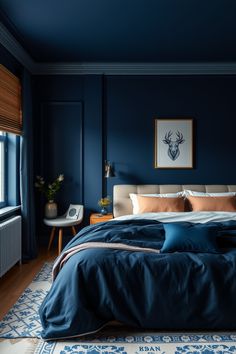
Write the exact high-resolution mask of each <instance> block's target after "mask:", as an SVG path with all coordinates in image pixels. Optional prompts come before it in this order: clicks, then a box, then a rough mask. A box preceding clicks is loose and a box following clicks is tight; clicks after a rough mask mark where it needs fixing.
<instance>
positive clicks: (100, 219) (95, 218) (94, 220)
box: [90, 213, 113, 225]
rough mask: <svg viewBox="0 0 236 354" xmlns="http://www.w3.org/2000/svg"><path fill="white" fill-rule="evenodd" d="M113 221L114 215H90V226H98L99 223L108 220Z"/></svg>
mask: <svg viewBox="0 0 236 354" xmlns="http://www.w3.org/2000/svg"><path fill="white" fill-rule="evenodd" d="M111 219H113V215H112V214H111V213H110V214H107V215H101V214H99V213H93V214H91V215H90V225H92V224H97V223H98V222H105V221H108V220H111Z"/></svg>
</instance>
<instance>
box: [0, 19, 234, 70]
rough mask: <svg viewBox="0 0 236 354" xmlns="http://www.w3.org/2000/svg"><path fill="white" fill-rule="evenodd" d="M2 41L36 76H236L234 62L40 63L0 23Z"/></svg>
mask: <svg viewBox="0 0 236 354" xmlns="http://www.w3.org/2000/svg"><path fill="white" fill-rule="evenodd" d="M0 43H1V44H2V45H3V46H4V47H5V48H6V49H7V50H8V51H9V52H10V53H11V54H12V55H13V56H14V57H15V58H16V59H17V60H18V61H19V62H20V63H21V64H22V65H23V66H24V67H25V68H27V69H28V70H29V71H30V72H31V73H32V74H34V75H236V63H235V62H227V63H223V62H222V63H221V62H212V63H210V62H209V63H96V62H94V63H86V62H84V63H83V62H78V63H76V62H75V63H74V62H73V63H69V62H68V63H59V62H58V63H39V62H36V61H34V60H33V59H32V58H31V56H30V55H29V54H28V53H27V52H26V50H25V49H24V48H23V46H22V45H21V44H20V43H19V42H18V41H17V40H16V38H15V37H14V36H13V35H12V34H11V33H10V32H9V31H8V29H7V28H6V27H5V26H4V25H3V24H2V23H1V22H0Z"/></svg>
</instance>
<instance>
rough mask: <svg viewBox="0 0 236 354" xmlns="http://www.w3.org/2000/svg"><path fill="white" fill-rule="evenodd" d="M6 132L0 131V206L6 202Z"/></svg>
mask: <svg viewBox="0 0 236 354" xmlns="http://www.w3.org/2000/svg"><path fill="white" fill-rule="evenodd" d="M6 153H7V134H6V133H5V132H2V131H0V207H3V206H5V205H6V204H7V193H6V190H7V186H6V183H7V166H6V164H7V158H6Z"/></svg>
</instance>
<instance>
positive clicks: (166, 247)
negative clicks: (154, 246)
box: [161, 223, 219, 253]
mask: <svg viewBox="0 0 236 354" xmlns="http://www.w3.org/2000/svg"><path fill="white" fill-rule="evenodd" d="M163 226H164V229H165V241H164V244H163V246H162V248H161V252H163V253H164V252H176V251H180V252H210V253H218V252H219V249H218V247H217V243H216V238H217V235H218V232H217V231H218V228H217V227H216V226H207V225H206V224H191V223H189V224H188V223H185V224H179V223H171V224H163Z"/></svg>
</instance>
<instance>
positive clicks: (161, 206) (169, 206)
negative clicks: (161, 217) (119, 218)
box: [137, 195, 185, 214]
mask: <svg viewBox="0 0 236 354" xmlns="http://www.w3.org/2000/svg"><path fill="white" fill-rule="evenodd" d="M137 202H138V208H137V213H138V214H141V213H159V212H167V211H168V212H170V211H172V212H174V211H176V212H180V211H184V206H185V204H184V198H181V197H180V198H163V197H160V198H159V197H144V196H140V195H137Z"/></svg>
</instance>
